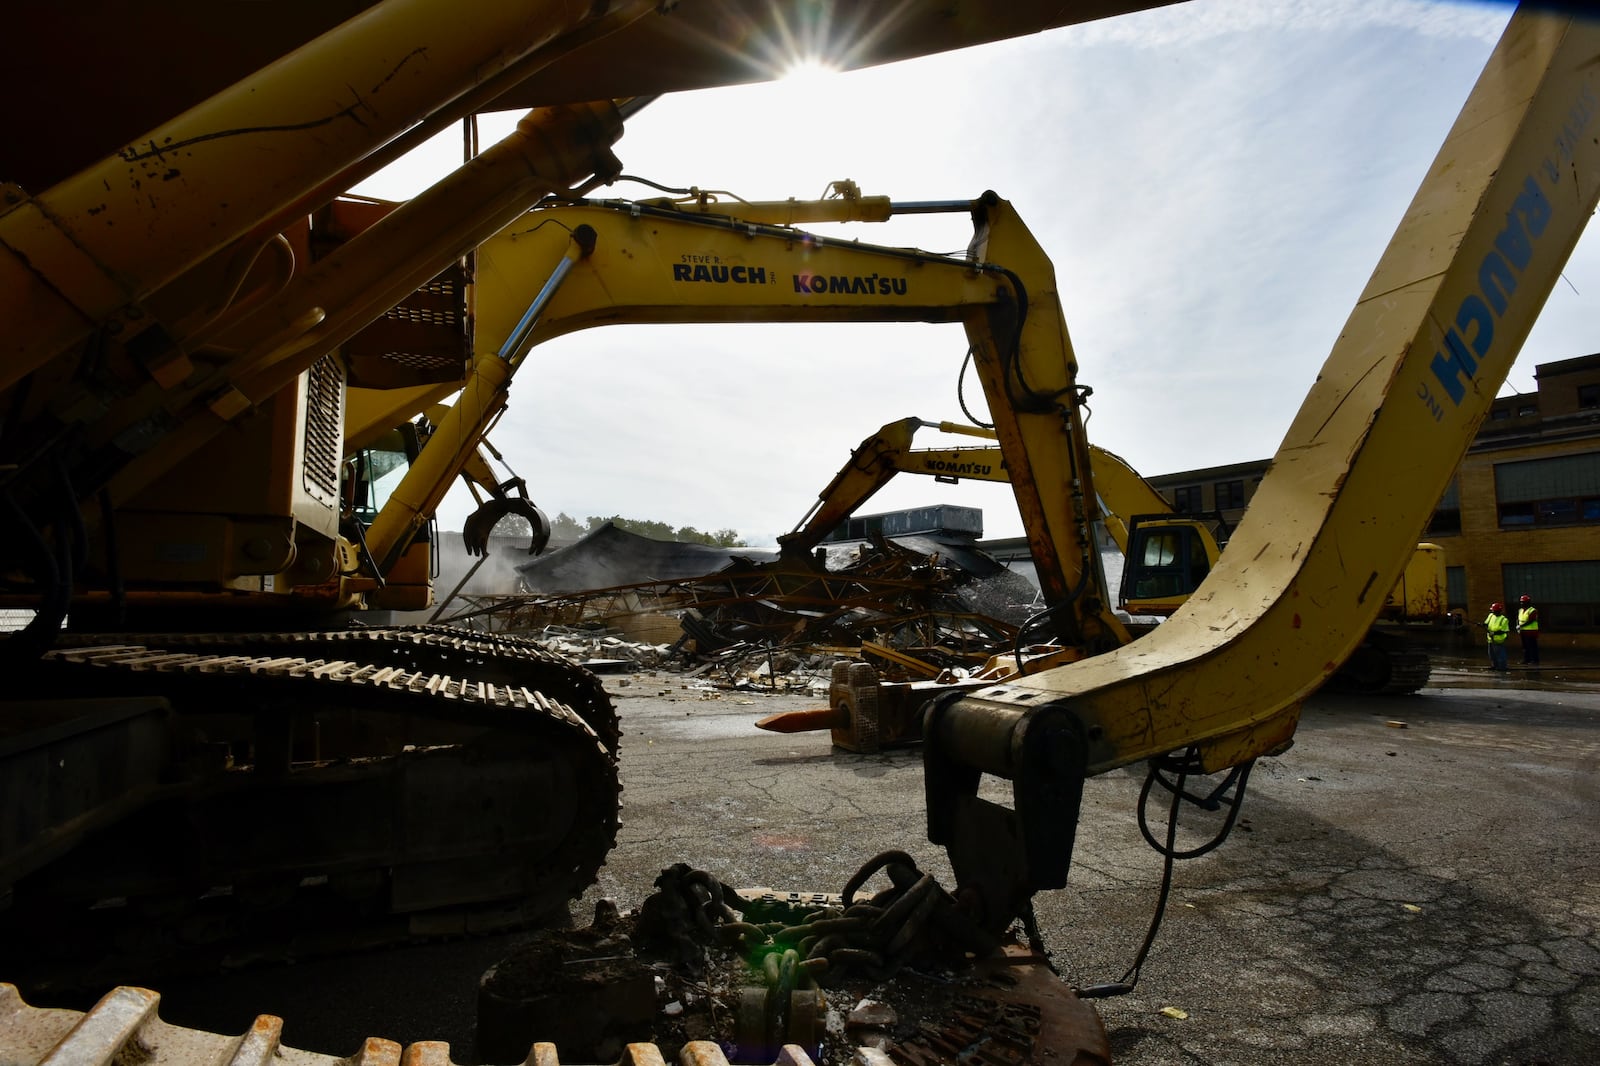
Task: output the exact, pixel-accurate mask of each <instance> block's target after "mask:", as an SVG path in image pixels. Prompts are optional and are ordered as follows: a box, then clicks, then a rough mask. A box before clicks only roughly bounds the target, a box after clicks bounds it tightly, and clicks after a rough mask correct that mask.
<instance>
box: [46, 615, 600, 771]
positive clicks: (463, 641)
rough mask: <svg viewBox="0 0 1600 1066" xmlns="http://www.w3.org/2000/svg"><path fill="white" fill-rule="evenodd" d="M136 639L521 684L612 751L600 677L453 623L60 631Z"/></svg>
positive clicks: (530, 646)
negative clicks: (568, 713)
mask: <svg viewBox="0 0 1600 1066" xmlns="http://www.w3.org/2000/svg"><path fill="white" fill-rule="evenodd" d="M121 643H126V644H142V645H146V646H149V647H159V648H163V649H166V650H168V651H200V652H207V653H211V654H223V653H226V654H233V655H261V656H266V655H283V654H293V655H298V656H301V657H303V658H308V659H309V658H333V659H360V660H361V661H363V662H376V663H382V664H384V665H388V666H403V667H404V668H406V669H407V670H426V671H429V672H432V673H450V674H454V675H456V676H461V675H462V674H463V673H465V672H468V671H471V672H472V676H473V678H474V680H477V681H483V682H493V683H496V684H499V685H508V686H512V687H520V688H526V689H529V690H531V691H534V692H539V693H542V694H544V695H545V696H548V697H549V698H550V699H553V700H555V701H557V702H558V703H561V704H564V705H565V706H567V707H568V708H570V709H571V710H573V711H575V712H576V713H577V715H578V717H580V718H582V719H583V720H584V722H586V723H587V724H588V726H589V728H590V729H593V730H594V731H595V734H596V735H597V736H598V737H599V738H600V740H601V742H602V743H604V744H605V746H606V750H607V751H608V752H610V753H611V754H612V755H613V756H615V755H616V751H617V741H618V737H619V736H620V733H619V731H618V727H617V714H616V710H615V709H614V708H613V706H612V704H611V697H610V696H608V695H607V694H606V691H605V687H604V686H603V685H602V684H601V682H600V679H599V678H597V677H595V676H594V675H593V674H591V673H590V672H589V671H587V670H584V669H583V668H581V667H579V666H575V665H574V664H573V663H571V662H569V661H567V660H566V659H563V658H562V657H561V656H559V655H555V654H553V653H551V652H549V651H546V650H545V649H544V648H542V647H540V646H539V645H538V644H537V643H535V642H534V641H532V640H529V639H528V638H526V637H517V636H508V635H501V634H496V633H478V632H474V631H472V630H468V629H457V628H456V627H454V626H442V625H416V626H382V627H379V626H373V627H363V628H359V629H336V630H327V631H322V632H314V633H272V632H268V633H160V634H151V633H140V634H101V633H96V634H87V635H82V634H79V635H72V634H69V635H67V636H64V637H63V638H62V639H61V640H59V641H58V642H57V646H58V647H68V648H71V647H89V646H95V645H106V644H121Z"/></svg>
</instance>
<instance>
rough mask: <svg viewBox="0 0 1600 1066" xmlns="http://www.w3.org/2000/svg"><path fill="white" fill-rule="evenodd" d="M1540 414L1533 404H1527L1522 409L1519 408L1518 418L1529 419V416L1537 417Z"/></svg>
mask: <svg viewBox="0 0 1600 1066" xmlns="http://www.w3.org/2000/svg"><path fill="white" fill-rule="evenodd" d="M1538 413H1539V408H1538V407H1536V406H1534V405H1533V404H1531V403H1525V404H1523V405H1522V406H1521V407H1519V408H1517V417H1518V418H1527V417H1528V416H1529V415H1536V414H1538Z"/></svg>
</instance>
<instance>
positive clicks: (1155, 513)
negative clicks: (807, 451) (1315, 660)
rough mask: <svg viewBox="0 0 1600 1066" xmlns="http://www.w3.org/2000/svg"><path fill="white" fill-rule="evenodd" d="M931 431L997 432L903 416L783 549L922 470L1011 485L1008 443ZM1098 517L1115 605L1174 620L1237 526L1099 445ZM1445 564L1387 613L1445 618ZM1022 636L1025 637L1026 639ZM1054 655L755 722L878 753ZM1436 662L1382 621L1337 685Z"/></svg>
mask: <svg viewBox="0 0 1600 1066" xmlns="http://www.w3.org/2000/svg"><path fill="white" fill-rule="evenodd" d="M921 429H935V430H938V431H940V432H943V433H948V434H959V435H964V436H968V437H977V438H980V439H984V440H989V441H993V440H994V432H993V431H992V430H990V429H987V428H985V427H981V426H973V425H967V424H963V423H958V422H949V421H945V422H930V421H927V420H925V419H921V418H916V417H912V418H904V419H898V420H896V421H894V422H890V423H887V424H885V425H884V426H882V427H881V428H880V429H879V430H878V431H877V432H876V433H874V434H872V435H871V436H869V437H867V438H866V439H865V440H863V441H862V442H861V443H860V444H859V445H857V446H856V447H855V448H854V449H852V451H851V454H850V458H849V459H848V460H847V461H846V462H845V464H844V465H843V466H842V467H841V468H840V469H839V472H838V473H837V474H836V475H835V476H834V477H833V479H832V480H831V481H829V483H828V484H827V486H825V487H824V488H823V490H822V492H820V493H819V494H818V496H817V501H816V503H814V504H813V505H812V507H811V510H809V511H808V512H807V513H806V515H805V516H804V517H803V518H802V519H801V520H800V522H799V523H798V524H797V525H796V527H795V528H794V529H793V530H791V531H790V532H789V533H786V534H784V535H783V536H781V537H779V538H778V542H779V545H780V547H781V548H782V550H783V552H784V553H785V554H787V555H789V556H792V557H799V556H804V555H806V554H808V553H809V552H811V551H812V550H813V549H815V548H816V547H817V546H818V545H819V544H821V543H822V541H823V540H824V539H825V538H826V537H827V536H828V535H829V534H830V533H831V532H832V531H833V530H834V529H835V528H837V527H838V526H839V524H840V523H841V522H843V521H844V520H845V519H846V518H848V517H849V516H850V515H851V514H853V513H855V511H856V510H858V509H859V508H860V507H861V506H862V505H863V504H864V503H865V502H866V501H867V500H868V499H870V498H871V497H872V496H873V495H874V494H876V493H877V492H878V491H879V490H880V489H882V488H883V487H884V486H885V485H887V484H888V483H889V481H891V480H892V479H893V478H894V477H895V476H896V475H898V474H901V473H913V474H922V475H925V476H930V477H933V478H934V479H935V480H939V481H943V482H946V483H956V482H959V481H960V480H961V479H962V478H968V479H972V480H979V481H989V482H999V483H1003V482H1006V481H1008V480H1009V477H1010V475H1009V474H1008V473H1007V463H1006V456H1005V452H1004V450H1003V449H1002V448H1000V447H999V446H998V445H994V444H991V445H989V446H983V445H965V446H959V447H953V448H913V447H912V446H911V444H912V441H913V439H914V438H915V435H916V434H917V432H918V430H921ZM1089 454H1090V465H1091V470H1092V473H1093V476H1094V487H1095V496H1096V499H1097V502H1098V507H1099V510H1098V518H1099V520H1100V521H1101V522H1102V523H1104V525H1105V527H1106V530H1107V532H1108V533H1109V534H1110V536H1111V539H1112V540H1113V541H1114V542H1115V543H1116V545H1117V548H1118V549H1119V550H1120V551H1121V552H1122V553H1123V556H1124V562H1123V569H1122V579H1121V582H1120V585H1119V589H1118V594H1117V600H1116V603H1117V607H1118V608H1119V609H1121V610H1123V611H1126V612H1127V613H1129V614H1130V615H1133V616H1138V617H1142V618H1165V617H1168V616H1170V615H1172V614H1173V613H1174V612H1175V611H1177V610H1178V608H1179V607H1181V606H1182V605H1183V604H1184V602H1185V601H1186V600H1188V598H1189V595H1190V594H1191V593H1193V592H1194V591H1195V590H1196V589H1197V588H1198V587H1199V586H1200V583H1201V582H1202V581H1203V580H1204V579H1205V577H1206V575H1207V574H1209V573H1210V572H1211V568H1212V567H1214V566H1215V565H1216V563H1217V560H1218V558H1219V557H1220V554H1221V548H1222V545H1219V543H1218V534H1219V533H1220V534H1221V536H1222V538H1223V542H1224V544H1225V542H1226V536H1227V532H1228V527H1227V524H1226V522H1225V521H1224V520H1223V519H1222V518H1221V516H1220V515H1218V516H1215V517H1214V518H1213V519H1211V520H1209V521H1207V520H1204V519H1202V518H1200V517H1197V516H1193V515H1182V514H1179V513H1177V512H1176V511H1175V510H1174V509H1173V507H1172V505H1171V504H1170V503H1169V502H1168V501H1167V500H1166V498H1165V497H1163V496H1162V495H1161V493H1160V492H1158V491H1157V490H1156V489H1155V488H1154V487H1153V486H1151V485H1150V483H1149V482H1147V481H1146V480H1145V479H1144V478H1143V477H1141V476H1140V475H1139V473H1138V471H1136V470H1134V469H1133V467H1132V466H1130V465H1129V464H1128V463H1127V461H1126V460H1124V459H1123V458H1122V457H1121V456H1119V455H1117V454H1115V453H1114V452H1110V451H1107V450H1105V449H1104V448H1101V447H1099V446H1098V445H1095V444H1090V446H1089ZM1443 586H1444V561H1443V556H1442V553H1441V551H1440V549H1439V548H1438V546H1437V545H1433V544H1427V543H1424V544H1419V545H1418V546H1417V550H1416V553H1415V554H1414V555H1413V557H1412V560H1411V562H1410V563H1408V564H1407V567H1406V572H1405V574H1404V575H1403V576H1402V578H1401V580H1400V581H1399V582H1398V583H1397V584H1396V585H1395V587H1394V588H1393V589H1391V590H1390V593H1389V595H1388V598H1387V599H1386V601H1385V606H1384V611H1383V614H1382V616H1381V618H1382V619H1384V620H1390V619H1393V620H1396V621H1403V622H1415V623H1429V624H1431V623H1437V622H1440V621H1442V620H1443V619H1444V618H1445V617H1446V615H1445V612H1444V609H1443ZM1149 629H1150V625H1149V623H1148V622H1144V623H1137V622H1131V623H1129V631H1130V633H1131V634H1133V635H1140V634H1142V633H1144V632H1148V630H1149ZM1019 643H1022V642H1019ZM1052 665H1055V662H1054V659H1053V657H1052V656H1051V655H1049V654H1048V653H1045V652H1044V651H1043V649H1034V650H1032V651H1030V653H1029V654H1028V655H1027V656H1022V655H1021V654H1020V649H1019V654H1018V655H1015V656H1011V655H1008V656H1001V657H997V658H996V659H995V660H993V661H991V662H990V663H988V664H987V665H986V666H985V667H984V668H982V669H980V670H978V671H975V673H974V675H973V677H972V678H971V679H969V678H967V677H965V676H958V675H955V674H951V675H949V676H944V677H942V678H941V679H940V680H938V681H935V682H915V683H910V684H904V685H893V686H884V685H881V684H879V683H877V681H876V680H875V678H874V676H873V674H872V672H871V671H870V670H864V669H854V670H851V669H845V670H841V671H840V672H839V676H838V677H837V678H836V679H835V682H834V684H833V685H832V686H831V687H832V692H831V694H830V704H831V707H830V708H829V709H828V710H825V711H819V712H810V711H796V712H787V713H784V714H779V715H774V716H772V717H770V718H767V719H763V720H762V721H761V722H759V723H757V724H758V725H760V726H761V727H762V728H766V729H772V730H775V731H777V732H798V731H805V730H811V729H829V730H831V731H832V733H833V736H834V740H835V743H836V744H837V745H838V746H840V747H843V748H844V749H846V750H848V751H862V750H864V749H863V742H864V741H865V743H866V744H867V745H868V747H867V748H866V749H865V750H873V748H872V747H871V745H873V744H874V743H879V744H882V743H890V742H892V741H895V740H916V739H919V738H920V735H921V734H920V722H919V721H918V719H917V709H918V708H920V707H921V705H922V704H923V703H924V702H926V700H927V699H928V698H930V695H931V694H933V693H936V692H938V691H939V690H940V689H941V688H948V687H949V686H951V685H961V686H964V687H979V686H981V685H984V684H989V683H992V682H994V681H997V680H1003V679H1005V678H1007V677H1009V676H1011V675H1012V674H1014V673H1016V672H1019V671H1021V670H1023V669H1024V666H1025V667H1026V669H1028V670H1038V669H1047V668H1048V667H1050V666H1052ZM1428 671H1429V668H1428V658H1427V655H1426V653H1425V652H1423V651H1421V650H1419V649H1417V648H1415V647H1413V646H1411V645H1410V644H1408V643H1407V642H1406V641H1405V640H1404V639H1403V637H1402V636H1401V635H1399V634H1397V633H1395V632H1392V631H1390V630H1388V629H1387V628H1386V627H1381V626H1375V627H1374V629H1373V630H1372V631H1371V632H1370V633H1369V634H1368V637H1367V639H1366V640H1365V641H1364V642H1363V643H1362V645H1361V646H1360V647H1358V648H1357V649H1356V651H1355V652H1353V653H1352V655H1351V658H1350V659H1348V660H1346V662H1345V663H1343V664H1341V665H1340V668H1339V670H1338V671H1336V672H1335V673H1334V674H1333V676H1332V677H1330V678H1329V680H1328V685H1329V686H1330V687H1332V688H1334V689H1336V690H1339V691H1346V692H1361V693H1368V694H1373V693H1380V692H1381V693H1387V694H1400V693H1407V692H1415V691H1417V690H1418V689H1420V688H1421V687H1422V686H1423V685H1424V684H1426V683H1427V678H1428Z"/></svg>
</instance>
